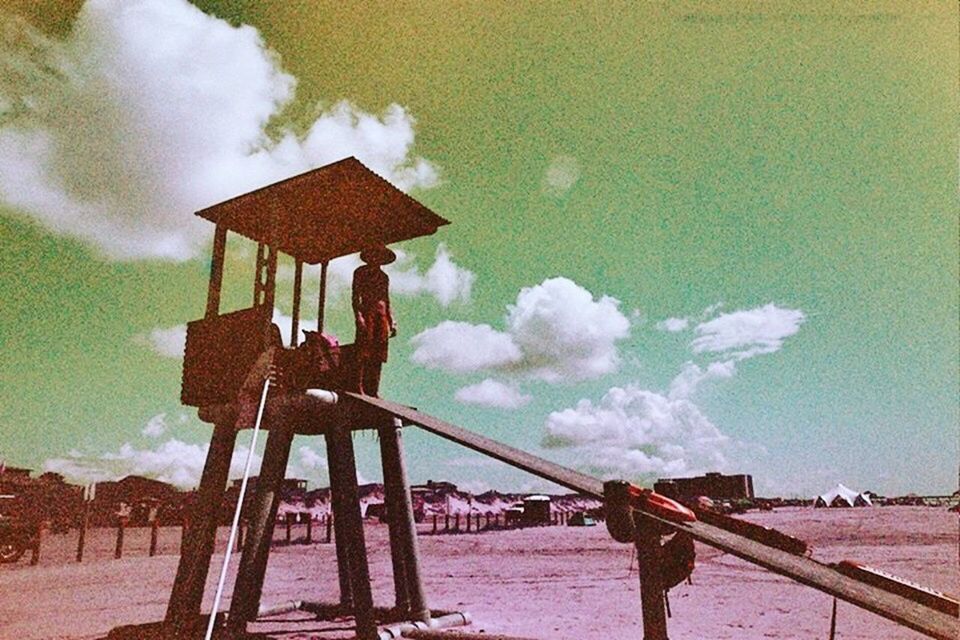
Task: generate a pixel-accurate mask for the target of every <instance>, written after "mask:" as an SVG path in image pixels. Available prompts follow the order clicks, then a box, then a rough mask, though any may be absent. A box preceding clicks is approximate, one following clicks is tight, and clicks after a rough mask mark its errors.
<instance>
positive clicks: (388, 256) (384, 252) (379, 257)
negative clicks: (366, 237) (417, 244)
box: [360, 245, 397, 265]
mask: <svg viewBox="0 0 960 640" xmlns="http://www.w3.org/2000/svg"><path fill="white" fill-rule="evenodd" d="M360 259H361V260H363V261H364V262H366V263H367V264H377V265H381V264H390V263H391V262H393V261H394V260H396V259H397V254H395V253H394V252H393V251H391V250H390V249H388V248H386V247H385V246H383V245H380V246H379V247H370V248H369V249H364V250H363V251H361V252H360Z"/></svg>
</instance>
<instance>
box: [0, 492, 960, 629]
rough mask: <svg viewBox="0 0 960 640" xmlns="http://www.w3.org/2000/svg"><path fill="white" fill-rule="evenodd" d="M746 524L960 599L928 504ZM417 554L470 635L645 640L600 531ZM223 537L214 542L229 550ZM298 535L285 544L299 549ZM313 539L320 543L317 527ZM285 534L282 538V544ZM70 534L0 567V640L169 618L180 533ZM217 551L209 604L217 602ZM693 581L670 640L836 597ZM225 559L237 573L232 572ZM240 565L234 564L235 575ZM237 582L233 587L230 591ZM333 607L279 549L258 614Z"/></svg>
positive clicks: (318, 552)
mask: <svg viewBox="0 0 960 640" xmlns="http://www.w3.org/2000/svg"><path fill="white" fill-rule="evenodd" d="M747 517H748V518H749V519H750V520H753V521H755V522H759V523H762V524H764V525H767V526H773V527H777V528H779V529H781V530H783V531H785V532H787V533H791V534H793V535H796V536H798V537H801V538H803V539H805V540H807V541H808V542H810V543H811V545H812V546H813V555H814V557H815V558H817V559H820V560H824V561H835V560H841V559H844V558H850V559H857V560H859V561H861V562H864V563H867V564H870V565H873V566H875V567H878V568H881V569H884V570H886V571H889V572H891V573H895V574H897V575H901V576H903V577H905V578H909V579H911V580H914V581H917V582H920V583H922V584H925V585H927V586H930V587H932V588H935V589H938V590H941V591H945V592H948V593H952V594H958V593H960V572H958V558H957V553H958V522H957V515H956V514H951V513H949V512H947V511H946V510H944V509H936V508H929V507H877V508H871V509H849V510H839V509H836V510H833V509H831V510H827V509H819V510H813V509H783V510H778V511H776V512H767V513H756V514H750V515H748V516H747ZM429 529H430V526H429V525H428V524H425V525H422V529H421V532H422V534H423V535H421V537H420V547H421V552H422V553H421V555H422V568H423V573H424V580H425V586H426V591H427V596H428V599H429V601H430V604H431V606H432V607H433V608H437V609H450V610H466V611H469V612H470V613H471V614H472V616H473V618H474V621H475V622H474V624H473V625H471V626H470V627H466V628H465V630H470V631H471V632H474V633H489V634H494V633H499V634H509V635H517V636H527V637H533V638H582V639H585V640H600V639H606V638H612V637H617V638H637V639H638V640H639V639H640V638H641V637H642V635H643V634H642V629H641V623H640V606H639V588H638V582H637V573H636V566H635V564H634V563H633V562H632V555H633V553H632V548H631V547H630V546H629V545H621V544H618V543H616V542H614V541H613V540H612V539H611V538H610V537H609V535H608V534H607V532H606V529H605V528H604V527H603V526H602V525H601V526H598V527H543V528H533V529H524V530H514V531H500V532H488V533H481V534H476V533H474V534H461V535H450V534H447V535H430V533H429ZM226 534H227V531H226V529H222V530H221V532H220V535H221V538H222V540H225V539H226ZM302 535H303V529H302V528H301V529H299V530H296V531H295V532H294V538H295V539H296V538H298V537H300V536H302ZM314 535H315V537H322V531H319V530H316V529H315V531H314ZM366 535H367V544H368V549H369V551H370V566H371V574H372V576H373V579H374V584H373V587H374V594H375V598H376V600H377V603H378V604H382V605H389V604H391V601H392V581H391V577H390V560H389V554H388V544H387V538H386V527H385V526H384V525H380V524H374V523H372V522H370V523H368V526H367V527H366ZM283 536H284V531H283V527H278V529H277V536H276V537H277V539H278V540H279V539H281V538H282V537H283ZM76 537H77V533H76V532H75V531H74V532H71V533H68V534H62V535H51V536H48V538H47V539H46V540H45V542H44V547H43V553H42V556H41V561H40V564H39V565H38V566H35V567H31V566H29V565H28V564H27V561H26V559H24V560H21V562H20V563H18V564H16V565H2V566H0V639H3V640H7V639H10V640H13V639H21V638H22V639H24V640H29V639H34V638H37V639H38V638H70V639H79V638H101V637H103V636H104V635H105V634H106V632H108V631H109V630H110V629H111V628H113V627H115V626H118V625H125V624H137V623H146V622H152V621H157V620H160V619H162V617H163V614H164V611H165V607H166V601H167V597H168V596H169V591H170V586H171V583H172V580H173V576H174V574H175V572H176V566H177V559H178V558H177V556H176V555H175V554H176V552H177V548H178V544H179V530H178V529H173V528H171V529H163V530H161V538H160V549H159V552H160V553H159V555H157V556H156V557H153V558H150V557H147V554H146V550H147V545H148V540H149V530H148V529H129V530H128V531H127V535H126V540H125V554H124V557H123V558H122V559H120V560H115V559H113V547H114V541H115V533H114V532H113V531H111V530H107V529H99V530H92V531H91V532H89V533H88V546H87V551H86V557H85V559H84V562H83V563H82V564H77V563H76V562H74V560H73V555H74V552H75V545H76ZM222 547H223V542H221V545H220V547H218V550H219V551H220V553H218V554H217V555H215V556H214V563H213V568H212V570H211V572H210V580H209V583H208V589H207V596H206V601H205V605H204V606H205V608H207V609H208V608H209V607H210V606H211V604H212V601H213V592H214V588H215V579H216V576H217V574H218V572H219V567H220V563H221V561H222V557H223V556H222ZM697 553H698V565H697V569H696V571H695V572H694V574H693V584H692V585H687V584H683V585H680V586H678V587H676V588H675V589H673V590H672V591H671V592H670V604H671V609H672V614H673V615H672V618H671V619H670V621H669V628H670V637H671V639H672V640H684V639H703V638H716V639H722V638H737V639H741V640H743V639H746V640H750V639H754V638H756V639H760V638H780V639H792V638H796V639H800V638H803V639H808V638H826V637H827V635H828V630H829V626H830V608H831V603H832V599H831V598H830V597H829V596H827V595H825V594H823V593H820V592H818V591H815V590H813V589H809V588H807V587H802V586H800V585H797V584H795V583H792V582H790V581H789V580H787V579H785V578H781V577H779V576H776V575H774V574H772V573H770V572H767V571H765V570H763V569H760V568H757V567H754V566H752V565H749V564H747V563H745V562H743V561H740V560H737V559H736V558H733V557H731V556H729V555H726V554H721V553H719V552H717V551H714V550H712V549H709V548H706V547H703V546H698V548H697ZM236 558H237V557H236V556H234V561H233V562H234V565H235V563H236ZM234 568H235V567H234ZM233 573H234V572H233V571H231V573H230V582H228V591H227V593H228V594H229V587H231V586H232V578H233ZM294 598H296V599H306V600H318V601H330V602H332V601H335V600H336V598H337V580H336V573H335V556H334V549H333V545H330V544H322V543H315V544H312V545H299V544H295V545H290V546H286V545H282V544H281V545H278V546H276V547H275V548H274V551H273V553H272V554H271V561H270V566H269V568H268V571H267V578H266V584H265V587H264V602H265V603H269V602H277V601H282V600H289V599H294ZM286 618H287V620H286V621H271V622H269V623H258V624H256V625H253V626H252V629H254V630H257V631H264V632H268V633H269V635H270V636H271V637H276V638H283V639H286V640H295V639H296V640H300V639H304V640H305V639H307V638H338V637H345V636H347V637H348V636H349V635H350V634H349V633H348V632H347V630H346V628H347V627H348V626H349V624H348V623H345V622H343V621H340V622H318V621H313V620H310V619H309V616H306V615H305V614H292V615H290V616H287V617H286ZM921 637H923V636H921V635H920V634H918V633H916V632H913V631H910V630H908V629H906V628H903V627H900V626H897V625H895V624H893V623H891V622H888V621H886V620H885V619H883V618H881V617H879V616H876V615H874V614H871V613H868V612H865V611H861V610H858V609H856V608H855V607H853V606H851V605H848V604H845V603H843V602H841V603H840V604H839V606H838V616H837V638H842V639H844V640H852V639H863V640H867V639H869V640H875V639H879V638H883V639H891V640H895V639H900V638H903V639H908V638H921Z"/></svg>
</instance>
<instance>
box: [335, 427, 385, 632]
mask: <svg viewBox="0 0 960 640" xmlns="http://www.w3.org/2000/svg"><path fill="white" fill-rule="evenodd" d="M327 442H328V443H329V444H331V445H332V448H331V449H328V451H327V457H328V458H329V460H330V467H331V474H332V473H333V467H334V466H336V467H337V471H336V474H337V475H338V477H339V483H340V494H341V500H343V502H342V503H341V506H342V507H343V508H342V510H341V513H340V514H337V515H334V524H335V525H336V527H337V529H336V535H337V544H338V545H339V544H340V541H341V532H342V533H343V541H344V542H345V543H346V544H345V545H344V546H345V549H346V551H347V553H346V556H347V563H346V564H347V565H348V571H349V576H350V595H351V596H352V600H353V615H354V618H355V619H356V624H357V638H358V639H359V640H377V638H378V635H377V621H376V619H375V617H374V611H373V592H372V591H371V588H370V568H369V566H368V565H367V544H366V541H365V539H364V534H363V514H362V513H361V512H360V494H359V487H358V486H357V463H356V458H355V456H354V451H353V439H352V437H351V434H350V431H349V430H347V429H346V428H345V427H341V426H340V425H332V426H331V427H330V434H329V438H328V440H327ZM338 516H339V517H338ZM341 569H342V567H341Z"/></svg>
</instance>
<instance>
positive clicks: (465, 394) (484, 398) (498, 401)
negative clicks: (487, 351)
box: [454, 378, 533, 409]
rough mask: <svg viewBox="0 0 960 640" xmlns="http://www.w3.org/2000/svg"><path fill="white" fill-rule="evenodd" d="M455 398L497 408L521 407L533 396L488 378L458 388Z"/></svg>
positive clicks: (463, 401) (466, 402) (467, 402)
mask: <svg viewBox="0 0 960 640" xmlns="http://www.w3.org/2000/svg"><path fill="white" fill-rule="evenodd" d="M454 398H456V399H457V400H458V401H460V402H462V403H464V404H476V405H480V406H484V407H494V408H496V409H519V408H520V407H523V406H525V405H527V404H529V403H530V400H532V399H533V398H532V397H531V396H529V395H526V394H524V393H520V391H519V390H518V389H517V388H516V387H514V386H511V385H508V384H504V383H502V382H498V381H496V380H492V379H490V378H487V379H486V380H484V381H483V382H478V383H477V384H472V385H470V386H467V387H463V388H462V389H459V390H457V392H456V394H454Z"/></svg>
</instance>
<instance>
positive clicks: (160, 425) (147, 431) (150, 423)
mask: <svg viewBox="0 0 960 640" xmlns="http://www.w3.org/2000/svg"><path fill="white" fill-rule="evenodd" d="M167 428H168V427H167V414H165V413H159V414H157V415H155V416H153V417H152V418H150V419H149V420H147V424H146V425H144V427H143V430H142V431H141V432H140V433H142V434H143V435H145V436H147V437H148V438H159V437H160V436H162V435H163V434H164V433H166V431H167Z"/></svg>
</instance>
